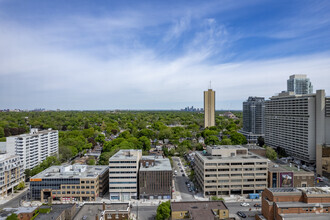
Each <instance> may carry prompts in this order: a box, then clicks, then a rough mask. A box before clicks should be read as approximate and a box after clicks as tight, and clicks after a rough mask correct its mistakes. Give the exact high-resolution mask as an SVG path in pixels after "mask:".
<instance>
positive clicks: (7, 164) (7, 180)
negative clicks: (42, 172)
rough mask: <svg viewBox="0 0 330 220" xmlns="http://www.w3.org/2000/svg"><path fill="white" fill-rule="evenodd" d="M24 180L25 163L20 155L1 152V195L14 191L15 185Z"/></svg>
mask: <svg viewBox="0 0 330 220" xmlns="http://www.w3.org/2000/svg"><path fill="white" fill-rule="evenodd" d="M22 181H24V169H23V163H22V161H21V160H20V157H19V156H16V155H9V154H0V193H1V195H0V196H1V197H4V196H7V193H8V192H11V193H13V192H14V187H15V186H17V185H18V184H19V183H20V182H22Z"/></svg>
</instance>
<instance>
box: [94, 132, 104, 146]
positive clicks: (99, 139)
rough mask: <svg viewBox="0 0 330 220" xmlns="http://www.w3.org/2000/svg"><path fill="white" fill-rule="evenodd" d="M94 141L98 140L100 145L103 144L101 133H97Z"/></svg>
mask: <svg viewBox="0 0 330 220" xmlns="http://www.w3.org/2000/svg"><path fill="white" fill-rule="evenodd" d="M95 141H96V142H99V143H100V144H101V145H103V144H104V142H105V136H104V135H103V134H99V135H97V137H96V138H95Z"/></svg>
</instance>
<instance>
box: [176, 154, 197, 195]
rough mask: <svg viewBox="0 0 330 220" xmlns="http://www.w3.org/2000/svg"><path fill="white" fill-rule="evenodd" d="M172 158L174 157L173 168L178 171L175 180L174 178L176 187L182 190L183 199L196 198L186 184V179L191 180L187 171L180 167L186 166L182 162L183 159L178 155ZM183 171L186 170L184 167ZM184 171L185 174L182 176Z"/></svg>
mask: <svg viewBox="0 0 330 220" xmlns="http://www.w3.org/2000/svg"><path fill="white" fill-rule="evenodd" d="M172 159H173V169H174V170H177V171H178V173H177V175H176V177H174V178H175V180H174V182H175V189H176V190H177V191H179V192H180V194H181V198H182V201H192V200H196V199H195V198H194V195H193V193H192V192H189V190H188V187H187V185H186V181H189V178H188V177H187V175H186V173H185V172H181V168H180V167H182V168H184V167H183V164H182V163H181V161H180V159H179V158H178V157H172ZM178 163H179V164H180V167H179V165H178ZM183 171H184V169H183ZM182 173H184V174H185V176H182Z"/></svg>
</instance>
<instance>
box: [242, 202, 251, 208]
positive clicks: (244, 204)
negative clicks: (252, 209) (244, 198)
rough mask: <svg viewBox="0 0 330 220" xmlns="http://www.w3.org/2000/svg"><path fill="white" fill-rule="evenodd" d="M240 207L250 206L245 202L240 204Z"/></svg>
mask: <svg viewBox="0 0 330 220" xmlns="http://www.w3.org/2000/svg"><path fill="white" fill-rule="evenodd" d="M241 206H243V207H246V206H250V204H249V203H247V202H242V203H241Z"/></svg>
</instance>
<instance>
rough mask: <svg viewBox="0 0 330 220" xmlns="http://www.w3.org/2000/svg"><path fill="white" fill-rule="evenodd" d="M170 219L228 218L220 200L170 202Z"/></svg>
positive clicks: (225, 208) (226, 209) (225, 207)
mask: <svg viewBox="0 0 330 220" xmlns="http://www.w3.org/2000/svg"><path fill="white" fill-rule="evenodd" d="M171 219H172V220H175V219H229V210H228V208H227V206H226V205H225V203H224V202H222V201H190V202H171Z"/></svg>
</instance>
